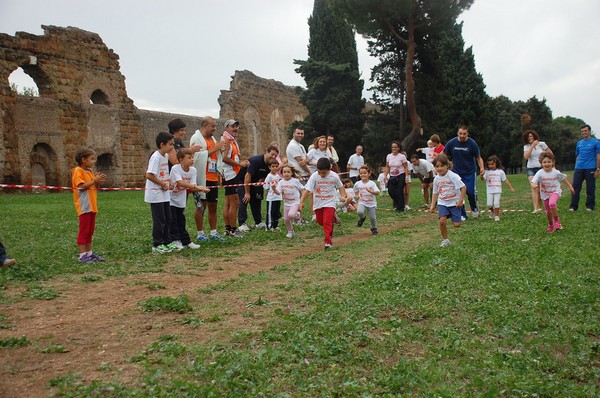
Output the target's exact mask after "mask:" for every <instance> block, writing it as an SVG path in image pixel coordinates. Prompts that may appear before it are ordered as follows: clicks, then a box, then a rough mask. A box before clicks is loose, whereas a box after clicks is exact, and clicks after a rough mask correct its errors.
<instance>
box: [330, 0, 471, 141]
mask: <svg viewBox="0 0 600 398" xmlns="http://www.w3.org/2000/svg"><path fill="white" fill-rule="evenodd" d="M331 2H332V5H333V7H334V9H335V10H336V11H337V12H339V13H341V15H343V16H344V17H345V18H346V19H347V21H348V22H350V23H351V24H352V25H354V26H355V28H356V30H357V31H358V32H359V33H361V34H363V35H365V36H368V37H371V38H374V37H377V35H378V34H379V33H380V32H385V34H389V35H390V36H392V37H394V38H395V40H397V41H398V42H399V43H402V44H403V45H404V46H405V47H406V60H405V61H406V62H405V67H404V74H405V84H406V107H407V112H408V116H409V119H410V122H411V132H410V133H409V134H408V135H407V136H406V137H403V140H402V146H403V148H405V149H411V148H413V147H414V144H415V143H416V142H417V140H418V138H419V136H420V135H421V117H420V116H419V113H418V112H417V103H416V101H415V94H416V87H415V79H414V68H415V53H416V51H417V43H418V42H419V40H420V39H422V38H425V37H426V36H427V35H428V34H430V33H431V32H432V31H434V30H435V29H436V28H437V26H444V25H445V24H447V23H448V21H451V22H453V21H455V20H456V18H457V17H458V15H460V13H461V12H462V11H463V10H465V9H467V8H469V7H470V6H471V4H472V3H473V0H446V1H441V0H331Z"/></svg>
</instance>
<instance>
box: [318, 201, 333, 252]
mask: <svg viewBox="0 0 600 398" xmlns="http://www.w3.org/2000/svg"><path fill="white" fill-rule="evenodd" d="M319 210H321V223H319V224H320V225H322V226H323V233H324V234H325V244H331V238H333V214H334V213H335V209H334V208H333V207H324V208H322V209H319ZM317 211H318V210H317ZM318 220H319V214H318V213H317V222H318Z"/></svg>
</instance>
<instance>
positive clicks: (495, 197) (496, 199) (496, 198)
mask: <svg viewBox="0 0 600 398" xmlns="http://www.w3.org/2000/svg"><path fill="white" fill-rule="evenodd" d="M500 195H501V194H500V193H488V194H487V207H493V208H495V209H498V208H500Z"/></svg>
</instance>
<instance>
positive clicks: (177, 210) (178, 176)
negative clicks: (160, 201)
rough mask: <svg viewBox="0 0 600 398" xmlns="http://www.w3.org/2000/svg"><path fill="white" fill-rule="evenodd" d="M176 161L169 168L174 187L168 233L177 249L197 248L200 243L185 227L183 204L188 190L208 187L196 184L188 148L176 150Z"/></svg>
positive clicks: (192, 155) (200, 189)
mask: <svg viewBox="0 0 600 398" xmlns="http://www.w3.org/2000/svg"><path fill="white" fill-rule="evenodd" d="M177 161H178V163H177V164H176V165H174V166H173V167H172V168H171V175H170V178H171V181H173V182H174V183H175V187H174V188H173V190H172V191H171V195H170V201H169V203H170V205H171V224H169V233H170V235H171V238H173V239H175V240H174V241H173V244H174V245H175V247H176V248H177V250H182V249H183V248H185V247H188V248H190V249H199V248H200V245H198V244H196V243H194V242H192V240H191V238H190V234H189V233H188V232H187V230H186V228H185V223H186V221H185V205H186V202H187V193H188V190H189V192H209V191H210V189H208V188H206V187H204V186H201V185H196V184H194V183H192V182H196V176H197V174H198V171H197V170H196V168H195V167H194V166H193V164H194V152H193V151H192V150H191V149H189V148H181V149H180V150H178V151H177Z"/></svg>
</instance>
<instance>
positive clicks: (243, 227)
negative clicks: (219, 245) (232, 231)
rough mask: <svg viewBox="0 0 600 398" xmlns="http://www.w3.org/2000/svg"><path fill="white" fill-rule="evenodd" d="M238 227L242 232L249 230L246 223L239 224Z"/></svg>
mask: <svg viewBox="0 0 600 398" xmlns="http://www.w3.org/2000/svg"><path fill="white" fill-rule="evenodd" d="M238 229H239V230H240V231H242V232H250V228H249V227H248V226H247V225H246V223H244V224H242V225H240V227H239V228H238Z"/></svg>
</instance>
